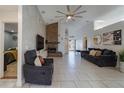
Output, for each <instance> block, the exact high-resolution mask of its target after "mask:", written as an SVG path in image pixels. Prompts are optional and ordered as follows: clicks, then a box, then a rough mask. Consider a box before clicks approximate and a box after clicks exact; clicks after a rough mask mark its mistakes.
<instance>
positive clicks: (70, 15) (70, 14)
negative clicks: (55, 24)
mask: <svg viewBox="0 0 124 93" xmlns="http://www.w3.org/2000/svg"><path fill="white" fill-rule="evenodd" d="M81 7H82V6H81V5H80V6H78V7H77V8H76V9H75V10H71V9H70V6H69V5H67V6H66V8H67V13H64V12H61V11H56V12H57V13H59V14H62V16H55V17H56V18H62V19H64V18H66V22H68V21H69V20H73V21H75V18H83V16H80V14H82V13H86V12H87V11H86V10H84V11H79V10H80V8H81Z"/></svg>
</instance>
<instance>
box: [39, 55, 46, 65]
mask: <svg viewBox="0 0 124 93" xmlns="http://www.w3.org/2000/svg"><path fill="white" fill-rule="evenodd" d="M38 57H39V59H40V62H41V64H42V65H43V64H45V61H44V59H43V58H42V56H38Z"/></svg>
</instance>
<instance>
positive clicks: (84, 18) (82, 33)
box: [9, 5, 124, 88]
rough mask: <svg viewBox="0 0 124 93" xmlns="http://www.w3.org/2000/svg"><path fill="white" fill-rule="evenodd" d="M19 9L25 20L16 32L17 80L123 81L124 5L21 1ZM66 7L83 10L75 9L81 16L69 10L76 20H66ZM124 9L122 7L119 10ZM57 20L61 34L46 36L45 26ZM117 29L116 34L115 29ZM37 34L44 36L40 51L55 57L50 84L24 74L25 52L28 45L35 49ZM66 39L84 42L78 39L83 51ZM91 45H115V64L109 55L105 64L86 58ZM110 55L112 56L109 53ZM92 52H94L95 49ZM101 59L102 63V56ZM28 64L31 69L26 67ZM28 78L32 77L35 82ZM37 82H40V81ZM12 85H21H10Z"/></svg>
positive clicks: (57, 83)
mask: <svg viewBox="0 0 124 93" xmlns="http://www.w3.org/2000/svg"><path fill="white" fill-rule="evenodd" d="M19 9H20V10H19V12H21V13H20V15H21V16H22V17H21V18H20V20H19V22H20V21H21V22H22V23H19V32H18V34H19V36H20V37H19V52H18V55H21V56H18V57H19V58H18V59H19V60H18V76H17V84H18V85H21V86H22V87H28V88H32V87H34V88H37V87H40V88H54V87H55V88H56V87H57V88H60V87H61V88H76V87H77V88H84V87H86V88H88V87H90V88H91V87H96V88H97V87H100V88H101V87H105V88H108V87H111V88H113V87H124V74H123V73H122V72H120V69H119V67H120V65H119V64H120V63H119V61H118V55H119V52H121V51H123V46H124V42H123V40H124V37H123V35H124V33H123V24H124V22H123V15H124V14H123V13H124V12H123V9H124V6H114V5H109V6H105V5H104V6H100V5H99V6H95V5H94V6H93V5H81V6H80V5H76V6H74V5H72V6H71V5H70V6H68V5H57V6H55V5H46V6H42V5H38V6H36V5H30V6H26V5H23V6H20V8H19ZM68 10H69V11H77V10H78V12H77V13H78V14H80V15H76V16H78V17H77V18H76V17H75V18H74V20H73V15H71V17H72V20H71V19H70V20H67V18H68V16H66V15H65V13H66V12H67V11H68ZM57 11H59V12H57ZM61 11H62V13H63V12H64V14H63V15H61V14H62V13H61ZM84 11H85V12H84ZM120 11H121V13H122V14H121V15H120ZM67 13H68V12H67ZM115 14H119V15H115ZM20 15H19V16H20ZM59 16H60V18H59ZM61 16H62V18H63V16H64V19H61ZM69 16H70V15H69ZM74 16H75V15H74ZM117 16H118V17H117ZM56 23H57V27H56V26H55V28H58V29H57V31H58V32H57V37H56V36H55V35H56V32H53V33H54V34H53V36H51V37H50V38H49V37H47V36H48V34H49V33H48V32H49V31H48V32H47V30H48V29H46V28H47V26H49V25H51V24H56ZM48 28H49V27H48ZM52 28H53V27H52ZM20 29H21V30H20ZM50 31H55V29H54V30H51V28H50ZM108 32H110V33H108ZM114 32H115V35H114V34H113V33H114ZM104 33H105V34H104ZM117 33H118V34H117ZM37 35H39V36H40V37H39V38H40V39H37V40H36V37H37ZM109 37H110V38H109ZM54 38H55V39H54ZM115 38H116V39H115ZM41 39H42V40H41ZM104 39H105V40H104ZM106 39H107V40H106ZM38 40H40V43H41V41H43V42H42V45H43V46H40V49H41V50H40V52H38V53H40V54H41V56H42V57H43V58H46V57H47V56H48V55H47V53H49V57H50V58H52V61H53V66H54V67H52V68H54V70H52V77H51V75H50V80H51V81H50V83H48V84H50V85H42V83H43V81H42V80H41V81H42V82H40V81H39V82H36V81H37V80H34V82H35V84H33V83H34V82H33V80H32V79H33V78H31V77H30V78H29V77H27V76H25V75H28V74H24V73H25V70H24V67H23V65H24V64H25V63H26V60H25V55H24V54H25V53H26V51H29V50H33V49H37V48H36V47H37V41H38ZM50 40H51V41H50ZM52 40H53V41H52ZM68 40H77V41H79V42H78V44H80V45H75V46H78V48H75V50H79V52H81V53H75V51H71V52H69V49H68ZM66 41H67V42H66ZM103 41H104V42H103ZM43 43H44V44H43ZM38 48H39V43H38ZM89 48H92V50H96V49H97V50H98V49H99V48H100V49H101V50H102V49H108V50H112V52H113V53H115V54H114V56H116V57H115V60H114V65H113V64H112V65H111V64H108V63H109V62H110V63H112V62H111V60H112V59H111V58H110V60H109V61H108V59H107V61H106V60H105V62H107V64H104V63H105V62H104V63H101V64H102V65H98V66H97V65H95V64H93V63H91V61H92V60H90V62H89V60H87V59H84V56H83V55H82V52H84V51H85V52H86V51H87V50H89ZM100 49H99V50H100ZM37 50H39V49H37ZM47 51H50V52H47ZM51 51H52V52H51ZM107 52H108V51H107ZM89 54H90V51H89ZM93 54H94V53H93ZM102 54H104V53H101V54H100V55H102ZM95 55H96V54H95ZM100 55H99V56H100ZM105 55H107V54H105ZM109 55H110V56H111V54H109ZM109 55H108V56H109ZM81 56H82V57H81ZM90 56H93V55H92V53H91V55H90ZM108 56H107V57H108ZM95 57H96V56H95ZM97 57H98V56H97ZM90 58H91V57H90ZM30 59H32V58H30ZM48 59H49V58H48ZM88 59H89V58H88ZM95 61H96V59H95ZM102 61H103V59H102ZM98 62H99V63H100V62H101V60H100V61H98ZM98 62H97V63H98ZM99 66H102V67H99ZM41 68H42V67H41ZM26 69H28V67H27V68H26ZM31 71H32V70H31ZM33 71H34V70H33ZM32 73H33V72H32ZM36 73H37V72H36ZM23 74H24V76H23ZM43 75H44V73H43ZM51 78H52V79H51ZM28 80H29V81H28ZM30 80H31V82H33V83H31V82H30ZM25 81H26V82H25ZM44 82H45V80H44ZM36 83H40V85H38V84H36ZM43 84H44V83H43ZM9 87H17V86H15V85H14V86H11V85H10V86H9Z"/></svg>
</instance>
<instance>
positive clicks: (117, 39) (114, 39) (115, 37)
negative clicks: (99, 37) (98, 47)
mask: <svg viewBox="0 0 124 93" xmlns="http://www.w3.org/2000/svg"><path fill="white" fill-rule="evenodd" d="M103 44H104V45H121V44H122V36H121V30H116V31H112V32H106V33H103Z"/></svg>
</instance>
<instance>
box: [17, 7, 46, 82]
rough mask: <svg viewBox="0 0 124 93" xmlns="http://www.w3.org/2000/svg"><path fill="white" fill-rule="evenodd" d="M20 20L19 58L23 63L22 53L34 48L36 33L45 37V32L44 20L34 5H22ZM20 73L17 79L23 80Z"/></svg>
mask: <svg viewBox="0 0 124 93" xmlns="http://www.w3.org/2000/svg"><path fill="white" fill-rule="evenodd" d="M22 20H23V21H22V42H21V41H20V43H22V48H21V47H20V49H22V53H21V54H22V56H21V58H20V59H21V60H22V64H24V53H25V52H26V51H27V50H30V49H36V35H37V34H40V35H42V36H43V37H44V38H46V37H45V35H46V33H45V24H44V21H43V19H42V17H41V15H40V13H39V10H38V9H37V7H36V6H33V5H32V6H22ZM20 35H21V33H20ZM21 68H22V67H21ZM20 73H21V74H20V78H19V79H21V80H23V74H22V72H21V71H20ZM21 80H20V81H21ZM18 82H19V81H18Z"/></svg>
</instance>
